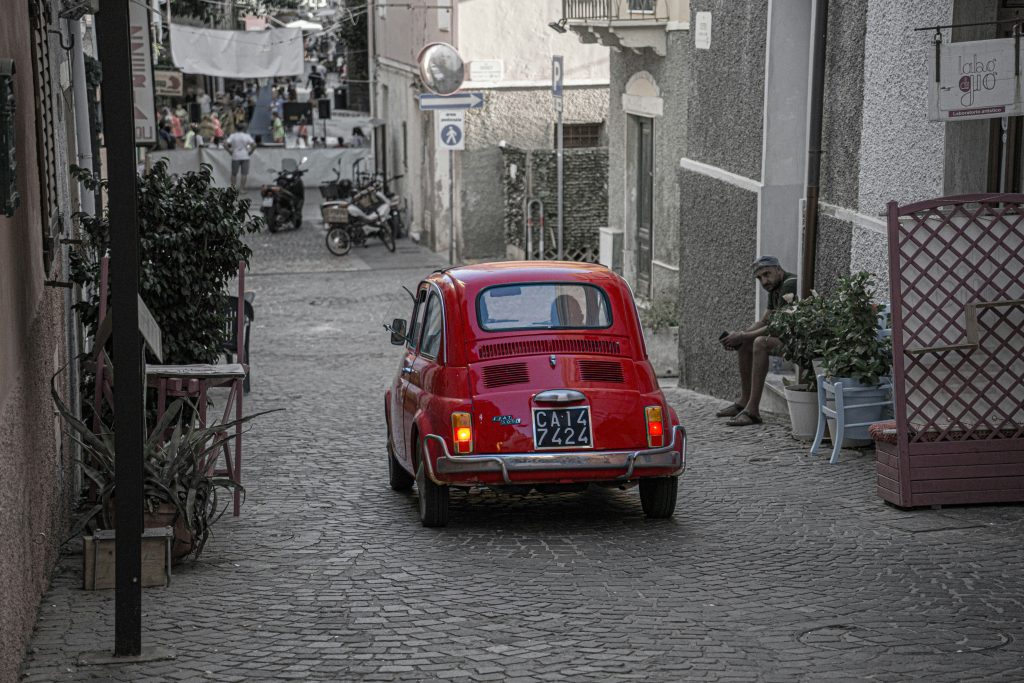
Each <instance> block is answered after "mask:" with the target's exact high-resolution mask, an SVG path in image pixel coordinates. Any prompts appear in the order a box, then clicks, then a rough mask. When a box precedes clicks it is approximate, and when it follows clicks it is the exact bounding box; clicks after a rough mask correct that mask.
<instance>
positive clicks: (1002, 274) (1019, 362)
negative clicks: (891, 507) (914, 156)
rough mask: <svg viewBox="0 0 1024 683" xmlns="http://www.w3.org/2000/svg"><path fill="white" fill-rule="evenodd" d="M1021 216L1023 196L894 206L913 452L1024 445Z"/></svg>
mask: <svg viewBox="0 0 1024 683" xmlns="http://www.w3.org/2000/svg"><path fill="white" fill-rule="evenodd" d="M1022 211H1024V195H998V200H997V199H996V196H994V195H973V196H963V197H951V198H945V199H941V200H935V201H930V202H923V203H920V204H915V205H911V206H906V207H897V206H896V205H895V204H893V205H890V220H889V255H890V282H891V287H892V303H893V318H894V319H893V335H894V339H893V342H894V343H893V352H894V368H893V369H894V374H895V379H896V390H897V396H896V398H897V404H898V405H897V420H898V423H899V428H900V433H901V438H906V439H907V442H909V443H911V444H914V443H929V444H934V443H936V442H947V443H948V442H968V441H993V440H1002V439H1024V213H1022ZM903 435H906V436H905V437H903ZM1007 445H1008V446H1009V444H1007Z"/></svg>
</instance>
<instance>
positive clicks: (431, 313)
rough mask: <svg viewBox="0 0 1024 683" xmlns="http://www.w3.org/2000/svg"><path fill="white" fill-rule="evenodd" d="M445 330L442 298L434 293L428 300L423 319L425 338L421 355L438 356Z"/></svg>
mask: <svg viewBox="0 0 1024 683" xmlns="http://www.w3.org/2000/svg"><path fill="white" fill-rule="evenodd" d="M443 330H444V316H442V315H441V298H440V297H438V296H437V294H434V293H432V294H431V295H430V299H429V300H428V301H427V313H426V316H425V317H424V319H423V340H422V341H421V342H420V355H422V356H427V357H428V358H437V357H438V353H439V352H440V351H441V333H442V331H443Z"/></svg>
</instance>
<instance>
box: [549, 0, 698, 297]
mask: <svg viewBox="0 0 1024 683" xmlns="http://www.w3.org/2000/svg"><path fill="white" fill-rule="evenodd" d="M688 5H689V3H688V2H687V0H658V1H657V2H642V1H637V0H634V1H633V2H629V1H627V0H623V1H622V2H618V3H608V2H582V3H571V4H570V5H569V6H568V12H567V15H566V16H565V17H564V18H565V19H567V20H568V22H567V26H568V27H569V28H570V29H571V30H572V31H573V32H574V33H576V35H577V36H578V37H579V39H580V40H581V41H582V42H584V43H595V44H600V45H604V46H606V47H608V48H610V49H609V50H608V52H609V67H610V84H609V102H608V125H607V130H608V159H609V161H608V167H609V173H608V227H607V229H606V231H605V238H606V239H605V241H604V245H605V247H610V248H611V249H610V250H611V253H607V252H608V250H607V249H606V253H603V254H602V262H603V263H605V264H606V265H608V266H611V267H613V268H615V269H616V270H618V271H620V272H621V273H622V275H623V276H624V277H625V278H626V280H627V281H628V282H629V283H630V285H631V286H632V287H633V291H634V293H635V294H636V295H638V296H640V297H642V298H649V297H652V296H655V295H656V294H657V293H659V292H663V293H664V294H665V295H666V296H671V295H672V293H673V292H674V291H675V290H676V288H677V283H678V279H679V190H678V188H677V184H676V169H677V168H678V164H679V157H680V155H682V154H684V152H685V149H686V141H687V101H688V98H689V93H688V90H687V85H688V84H687V79H686V76H687V73H688V65H687V59H688V58H689V45H688V43H689V41H690V35H689V31H690V23H689V7H688Z"/></svg>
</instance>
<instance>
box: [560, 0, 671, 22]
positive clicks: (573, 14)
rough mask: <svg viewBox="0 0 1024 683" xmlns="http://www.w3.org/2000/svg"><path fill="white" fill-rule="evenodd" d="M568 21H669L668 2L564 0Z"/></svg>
mask: <svg viewBox="0 0 1024 683" xmlns="http://www.w3.org/2000/svg"><path fill="white" fill-rule="evenodd" d="M562 18H563V19H565V20H567V21H573V20H585V21H635V20H648V21H668V18H669V17H668V7H667V2H666V0H562Z"/></svg>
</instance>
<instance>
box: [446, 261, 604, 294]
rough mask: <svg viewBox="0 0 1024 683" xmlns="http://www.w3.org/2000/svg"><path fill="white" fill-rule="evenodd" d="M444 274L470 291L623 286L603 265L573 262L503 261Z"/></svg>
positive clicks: (454, 269) (461, 267)
mask: <svg viewBox="0 0 1024 683" xmlns="http://www.w3.org/2000/svg"><path fill="white" fill-rule="evenodd" d="M442 273H443V274H444V275H446V276H448V277H450V278H451V279H452V280H453V281H454V282H456V283H458V284H460V285H462V286H463V287H468V288H470V289H474V290H477V289H481V288H483V287H489V286H491V285H501V284H508V283H516V282H552V281H556V282H589V283H593V284H609V285H610V284H612V283H617V282H621V279H620V278H619V276H618V275H616V274H615V273H613V272H612V271H610V270H609V269H608V268H606V267H605V266H602V265H597V264H593V263H575V262H572V261H499V262H495V263H478V264H475V265H471V266H458V267H455V268H448V269H445V270H444V271H442Z"/></svg>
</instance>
